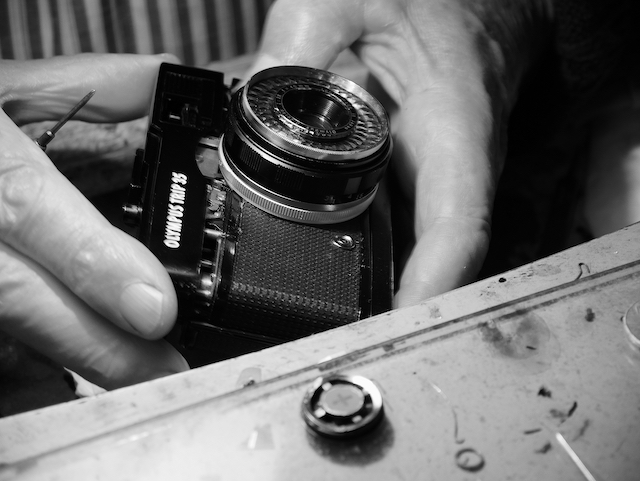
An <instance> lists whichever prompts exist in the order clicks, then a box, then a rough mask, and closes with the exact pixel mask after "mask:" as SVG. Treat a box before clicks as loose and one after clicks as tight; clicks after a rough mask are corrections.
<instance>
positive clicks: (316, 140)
mask: <svg viewBox="0 0 640 481" xmlns="http://www.w3.org/2000/svg"><path fill="white" fill-rule="evenodd" d="M390 155H391V140H390V136H389V121H388V117H387V114H386V112H385V111H384V108H383V107H382V106H381V105H380V103H379V102H378V101H377V100H376V99H375V98H374V97H373V96H371V95H370V94H369V93H368V92H366V91H365V90H364V89H362V88H361V87H359V86H358V85H357V84H355V83H354V82H352V81H350V80H347V79H345V78H343V77H340V76H338V75H336V74H333V73H330V72H326V71H323V70H317V69H311V68H306V67H275V68H272V69H267V70H264V71H262V72H260V73H258V74H256V75H255V76H253V77H252V78H251V79H250V80H249V82H248V83H247V84H246V85H245V86H244V87H243V88H242V89H241V90H239V91H238V92H237V93H236V95H235V96H234V98H233V99H232V101H231V104H230V107H229V121H228V123H227V129H226V131H225V134H224V138H223V140H222V149H221V159H220V169H221V171H222V173H223V175H224V177H225V180H226V181H227V183H228V184H229V185H230V186H231V188H233V189H234V190H235V191H236V192H237V193H238V194H240V195H241V196H242V197H243V198H244V199H246V200H247V201H249V202H251V203H253V204H254V205H256V206H258V207H260V208H261V209H263V210H265V211H267V212H269V213H271V214H273V215H276V216H278V217H282V218H285V219H288V220H292V221H297V222H305V223H310V224H328V223H336V222H341V221H345V220H348V219H351V218H353V217H355V216H357V215H358V214H360V213H361V212H363V211H364V210H365V209H366V208H367V207H368V205H369V204H370V203H371V201H372V200H373V197H374V196H375V193H376V190H377V184H378V182H379V180H380V178H381V177H382V175H383V174H384V170H385V168H386V166H387V164H388V161H389V157H390Z"/></svg>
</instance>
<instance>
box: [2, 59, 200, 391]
mask: <svg viewBox="0 0 640 481" xmlns="http://www.w3.org/2000/svg"><path fill="white" fill-rule="evenodd" d="M162 61H175V59H174V58H173V57H163V56H155V57H154V56H133V55H79V56H73V57H57V58H53V59H47V60H35V61H26V62H19V61H11V60H4V61H0V104H1V105H2V107H3V111H1V112H0V329H2V330H4V331H6V332H8V333H9V334H11V335H13V336H15V337H16V338H18V339H21V340H22V341H23V342H25V343H26V344H28V345H30V346H32V347H33V348H35V349H37V350H39V351H41V352H42V353H44V354H46V355H48V356H49V357H50V358H52V359H54V360H56V361H57V362H59V363H61V364H62V365H64V366H66V367H68V368H70V369H72V370H74V371H76V372H78V373H79V374H80V375H82V376H83V377H85V378H86V379H88V380H90V381H92V382H94V383H96V384H98V385H99V386H102V387H104V388H107V389H110V388H115V387H119V386H123V385H128V384H133V383H136V382H140V381H143V380H148V379H152V378H155V377H159V376H162V375H166V374H170V373H175V372H179V371H181V370H185V369H187V368H188V366H187V364H186V363H185V361H184V360H183V359H182V358H181V356H180V355H179V354H178V353H177V352H176V351H174V350H173V348H171V347H170V346H169V345H168V344H167V343H166V342H165V341H163V340H160V341H158V340H157V339H160V338H161V337H162V336H163V335H165V334H166V333H167V332H168V331H169V330H170V329H171V327H172V325H173V323H174V321H175V317H176V312H177V301H176V296H175V292H174V289H173V286H172V283H171V280H170V278H169V276H168V274H167V272H166V270H165V269H164V267H163V266H162V264H160V262H159V261H158V260H157V259H155V257H154V256H153V255H152V254H151V253H150V252H149V251H148V250H147V249H146V248H145V247H144V246H143V245H142V244H140V243H139V242H138V241H137V240H135V239H133V238H131V237H130V236H128V235H126V234H124V233H123V232H122V231H120V230H118V229H116V228H115V227H113V226H112V225H111V224H110V223H109V222H108V221H107V220H105V219H104V218H103V217H102V216H101V215H100V214H99V213H98V212H97V211H96V210H95V209H94V207H93V206H92V205H91V204H90V202H89V201H88V200H87V199H85V198H84V197H83V196H82V195H81V194H80V193H79V192H78V191H77V190H76V189H75V188H74V187H73V186H72V185H71V184H70V183H69V182H68V181H67V180H66V179H65V177H64V176H62V174H60V173H59V172H58V170H57V169H56V168H55V166H54V165H53V164H52V163H51V161H50V160H49V158H48V157H47V156H46V154H45V153H44V152H42V151H41V150H40V148H38V146H36V145H35V143H34V142H33V140H32V139H30V138H28V137H27V136H25V135H24V133H23V132H22V131H21V130H20V129H19V128H18V126H17V125H16V124H18V125H20V124H22V123H25V122H31V121H37V120H58V119H59V118H60V117H62V115H64V114H65V113H66V112H67V111H68V110H69V109H70V108H71V107H72V106H73V105H75V103H76V102H77V101H78V100H79V99H81V98H82V97H83V96H84V95H85V94H86V93H87V92H88V91H89V90H91V89H96V94H95V96H94V97H93V98H92V99H91V101H90V102H89V103H88V104H87V105H86V106H85V107H84V108H83V109H82V110H81V111H80V112H79V113H78V115H77V116H76V119H79V120H87V121H99V122H115V121H124V120H129V119H132V118H136V117H141V116H143V115H145V114H146V112H147V109H148V105H149V101H150V98H151V95H152V92H153V87H154V82H155V78H156V76H157V70H158V67H159V65H160V63H161V62H162Z"/></svg>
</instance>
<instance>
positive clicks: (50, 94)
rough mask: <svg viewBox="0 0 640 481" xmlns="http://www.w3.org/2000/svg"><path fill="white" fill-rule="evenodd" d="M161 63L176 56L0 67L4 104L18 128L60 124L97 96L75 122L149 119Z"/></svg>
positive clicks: (89, 57) (86, 57)
mask: <svg viewBox="0 0 640 481" xmlns="http://www.w3.org/2000/svg"><path fill="white" fill-rule="evenodd" d="M162 62H172V63H176V62H177V58H176V57H174V56H173V55H168V54H163V55H124V54H123V55H109V54H81V55H74V56H60V57H53V58H48V59H42V60H30V61H15V60H1V61H0V85H1V87H0V104H2V105H3V108H4V110H5V112H7V113H8V114H9V116H10V117H11V118H12V119H13V120H14V122H16V123H18V124H22V123H26V122H33V121H40V120H57V119H59V118H60V117H61V116H62V115H64V114H65V113H67V112H68V111H69V109H70V108H71V107H72V106H73V105H75V103H77V102H78V101H79V100H80V99H81V98H82V97H84V96H85V95H86V94H87V92H89V91H90V90H92V89H95V90H96V94H95V95H94V96H93V98H92V99H91V100H90V101H89V103H87V104H86V105H85V106H84V107H83V108H82V109H81V110H80V112H78V114H77V116H76V117H75V118H77V119H79V120H86V121H93V122H117V121H125V120H131V119H133V118H138V117H142V116H144V115H146V114H147V113H148V109H149V105H150V102H151V95H152V94H153V91H154V85H155V81H156V77H157V75H158V68H159V67H160V64H161V63H162Z"/></svg>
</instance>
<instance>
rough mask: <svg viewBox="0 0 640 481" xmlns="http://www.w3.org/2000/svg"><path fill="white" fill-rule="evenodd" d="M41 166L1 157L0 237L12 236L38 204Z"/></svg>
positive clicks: (41, 178) (41, 179)
mask: <svg viewBox="0 0 640 481" xmlns="http://www.w3.org/2000/svg"><path fill="white" fill-rule="evenodd" d="M43 170H44V169H43V168H42V167H40V166H33V165H29V164H28V163H27V162H25V161H23V160H17V159H13V160H7V159H2V164H1V166H0V238H3V239H8V238H11V237H15V236H16V235H17V231H19V230H20V229H21V228H23V227H24V226H25V222H26V221H27V220H28V219H29V217H30V215H31V214H32V212H33V210H34V209H35V207H36V206H37V205H38V204H39V202H40V198H41V195H42V190H43V186H44V182H45V173H44V171H43Z"/></svg>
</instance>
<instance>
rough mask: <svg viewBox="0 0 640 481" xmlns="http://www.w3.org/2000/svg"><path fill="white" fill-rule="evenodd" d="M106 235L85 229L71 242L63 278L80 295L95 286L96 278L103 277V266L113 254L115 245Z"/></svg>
mask: <svg viewBox="0 0 640 481" xmlns="http://www.w3.org/2000/svg"><path fill="white" fill-rule="evenodd" d="M106 237H107V236H106V235H105V233H104V232H99V231H96V230H94V231H85V232H83V233H82V234H81V235H79V236H78V237H77V238H76V240H75V242H73V243H72V244H73V245H72V246H71V249H70V251H69V254H68V255H69V258H68V259H66V262H65V263H64V265H65V269H64V272H63V278H64V280H65V281H66V284H67V285H69V286H71V287H72V288H73V290H74V291H75V292H76V293H77V294H78V295H80V296H83V294H85V293H86V292H88V291H90V290H92V289H93V288H95V285H96V279H99V278H103V273H104V268H105V266H109V265H110V264H111V262H110V260H109V259H110V258H112V257H113V256H114V255H115V254H113V250H114V249H115V246H114V244H113V243H112V242H108V241H107V240H106ZM105 280H106V279H105ZM102 283H104V281H103V282H102Z"/></svg>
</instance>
